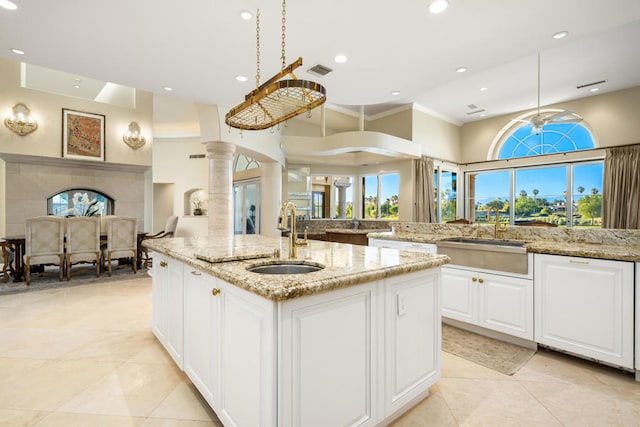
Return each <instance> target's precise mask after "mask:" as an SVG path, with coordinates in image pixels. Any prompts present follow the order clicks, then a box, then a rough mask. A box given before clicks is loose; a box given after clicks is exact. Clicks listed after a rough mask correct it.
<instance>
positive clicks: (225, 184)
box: [203, 141, 236, 242]
mask: <svg viewBox="0 0 640 427" xmlns="http://www.w3.org/2000/svg"><path fill="white" fill-rule="evenodd" d="M203 144H206V146H207V159H209V201H208V206H209V210H208V212H209V241H210V242H213V241H214V240H216V239H232V238H233V155H234V153H235V151H236V146H235V145H234V144H231V143H228V142H223V141H208V142H204V143H203Z"/></svg>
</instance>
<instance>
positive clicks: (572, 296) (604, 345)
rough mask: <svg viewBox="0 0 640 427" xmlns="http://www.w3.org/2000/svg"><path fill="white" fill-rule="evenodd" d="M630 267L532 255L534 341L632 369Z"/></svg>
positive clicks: (631, 288)
mask: <svg viewBox="0 0 640 427" xmlns="http://www.w3.org/2000/svg"><path fill="white" fill-rule="evenodd" d="M633 268H634V265H633V263H631V262H622V261H608V260H599V259H588V258H575V257H567V256H555V255H539V254H535V266H534V277H535V279H534V280H535V298H536V313H535V314H536V324H535V327H536V341H537V342H538V343H540V344H543V345H548V346H550V347H553V348H556V349H560V350H565V351H568V352H571V353H574V354H577V355H581V356H585V357H588V358H593V359H596V360H599V361H602V362H605V363H608V364H611V365H614V366H620V367H625V368H633V351H634V349H633V338H634V337H633V322H634V318H633V312H634V307H633V305H634V301H633V299H634V298H633V294H634V289H633V286H634V279H633Z"/></svg>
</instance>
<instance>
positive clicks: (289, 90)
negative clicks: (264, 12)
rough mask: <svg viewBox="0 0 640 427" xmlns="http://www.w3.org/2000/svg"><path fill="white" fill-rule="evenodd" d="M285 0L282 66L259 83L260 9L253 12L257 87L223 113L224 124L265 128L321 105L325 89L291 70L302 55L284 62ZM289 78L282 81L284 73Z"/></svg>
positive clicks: (283, 6)
mask: <svg viewBox="0 0 640 427" xmlns="http://www.w3.org/2000/svg"><path fill="white" fill-rule="evenodd" d="M285 24H286V0H283V1H282V43H281V46H282V50H281V56H280V59H281V60H282V69H281V70H280V72H279V73H277V74H276V75H274V76H273V77H271V78H270V79H269V80H267V81H266V82H264V83H263V84H262V85H260V10H258V11H257V12H256V65H257V66H256V68H257V70H256V89H254V90H253V91H251V92H250V93H248V94H247V95H245V97H244V99H245V100H244V102H242V103H240V104H238V105H236V106H235V107H233V108H232V109H231V110H229V112H228V113H227V114H226V115H225V119H224V121H225V123H226V124H227V125H229V126H231V127H234V128H237V129H242V130H261V129H268V128H270V127H272V126H274V125H277V124H278V123H281V122H283V121H285V120H288V119H290V118H292V117H295V116H297V115H299V114H302V113H307V114H310V113H311V110H312V109H314V108H316V107H318V106H319V105H322V104H324V102H325V101H326V99H327V96H326V90H325V88H324V87H322V86H321V85H320V84H318V83H315V82H312V81H308V80H299V79H297V78H296V76H295V75H294V74H293V70H295V69H296V68H298V67H300V66H301V65H302V58H298V59H297V60H296V61H295V62H293V63H291V64H289V65H288V66H287V65H286V58H285V30H286V25H285ZM287 75H289V76H291V77H292V79H290V80H281V79H282V78H283V77H285V76H287Z"/></svg>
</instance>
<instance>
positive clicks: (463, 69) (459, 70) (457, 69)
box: [456, 67, 467, 73]
mask: <svg viewBox="0 0 640 427" xmlns="http://www.w3.org/2000/svg"><path fill="white" fill-rule="evenodd" d="M456 71H457V72H458V73H464V72H466V71H467V67H458V68H456Z"/></svg>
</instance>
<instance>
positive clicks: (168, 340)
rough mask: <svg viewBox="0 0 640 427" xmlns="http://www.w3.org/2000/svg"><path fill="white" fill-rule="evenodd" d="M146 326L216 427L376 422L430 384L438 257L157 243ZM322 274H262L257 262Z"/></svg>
mask: <svg viewBox="0 0 640 427" xmlns="http://www.w3.org/2000/svg"><path fill="white" fill-rule="evenodd" d="M145 245H146V246H147V247H148V248H149V249H150V250H152V251H154V261H153V265H154V266H153V294H152V299H153V322H152V323H153V331H154V334H155V335H156V336H157V337H158V339H159V340H160V342H162V344H163V345H164V347H165V348H166V349H167V351H168V353H169V354H170V355H171V356H172V358H173V359H174V361H175V362H176V364H177V365H178V366H179V367H180V368H181V369H183V370H184V372H185V373H186V374H187V375H188V376H189V378H190V379H191V381H192V382H193V384H194V385H195V386H196V387H197V388H198V390H199V391H200V393H201V394H202V396H203V397H204V398H205V400H206V401H207V402H208V403H209V405H210V406H211V407H212V408H213V409H214V410H215V412H216V414H217V415H218V417H219V418H220V420H221V421H222V422H223V423H224V424H225V425H238V426H245V425H246V426H255V425H265V426H328V425H331V426H333V425H336V426H337V425H366V426H373V425H384V424H387V423H388V422H389V421H391V420H392V419H394V418H396V417H398V416H399V415H401V414H402V413H404V412H405V411H406V410H408V409H409V408H411V407H412V406H413V405H415V404H416V403H417V402H419V401H420V400H422V399H423V398H424V397H426V396H427V395H428V392H429V387H430V386H431V385H433V384H434V383H435V381H437V380H438V378H439V377H440V364H441V360H440V349H441V336H440V334H441V330H440V266H441V265H443V264H446V263H447V262H448V257H446V256H443V255H431V254H420V253H411V252H404V251H398V250H395V249H381V248H373V247H365V246H355V245H347V244H341V243H331V242H319V241H310V242H309V244H308V246H306V247H301V248H298V257H297V259H296V260H289V259H288V249H287V241H286V240H285V239H273V238H267V237H263V236H244V237H242V236H236V237H235V238H234V239H233V240H228V241H224V240H222V241H221V240H217V241H215V242H209V241H208V240H207V239H202V238H201V239H180V238H175V239H158V240H149V241H145ZM276 262H277V263H282V262H286V263H294V264H300V263H304V264H307V265H311V266H320V267H322V269H320V270H319V271H315V272H311V273H303V274H275V275H273V274H258V273H254V272H251V271H249V270H247V268H251V267H253V266H256V265H269V264H274V263H276Z"/></svg>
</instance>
